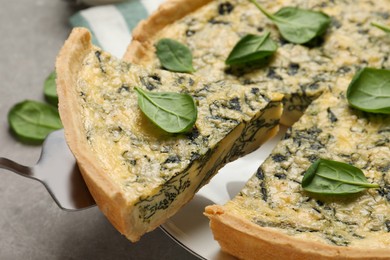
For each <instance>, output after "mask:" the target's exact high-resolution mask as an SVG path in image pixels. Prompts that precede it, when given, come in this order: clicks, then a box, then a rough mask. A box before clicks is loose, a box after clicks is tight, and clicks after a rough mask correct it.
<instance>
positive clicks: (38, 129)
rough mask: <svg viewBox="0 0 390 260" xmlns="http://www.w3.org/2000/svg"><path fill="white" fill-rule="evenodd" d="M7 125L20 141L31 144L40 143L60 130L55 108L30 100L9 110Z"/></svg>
mask: <svg viewBox="0 0 390 260" xmlns="http://www.w3.org/2000/svg"><path fill="white" fill-rule="evenodd" d="M8 123H9V125H10V128H11V130H12V132H13V133H14V134H15V135H16V137H17V138H18V139H19V140H20V141H22V142H25V143H31V144H40V143H42V142H43V141H44V140H45V138H46V136H47V135H48V134H49V133H51V132H52V131H55V130H57V129H61V128H62V123H61V120H60V116H59V114H58V110H57V109H56V108H55V107H53V106H50V105H47V104H44V103H40V102H36V101H30V100H26V101H23V102H21V103H18V104H16V105H15V106H13V107H12V108H11V110H10V111H9V113H8Z"/></svg>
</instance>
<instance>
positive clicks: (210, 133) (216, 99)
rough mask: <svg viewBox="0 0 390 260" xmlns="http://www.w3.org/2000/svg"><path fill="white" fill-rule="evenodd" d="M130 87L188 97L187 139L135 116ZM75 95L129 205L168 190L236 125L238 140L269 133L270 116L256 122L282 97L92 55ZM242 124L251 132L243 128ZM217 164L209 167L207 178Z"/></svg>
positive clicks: (89, 134) (273, 121)
mask: <svg viewBox="0 0 390 260" xmlns="http://www.w3.org/2000/svg"><path fill="white" fill-rule="evenodd" d="M135 86H138V87H141V88H144V89H145V90H148V91H160V92H161V91H164V92H178V93H184V92H185V93H188V94H190V95H191V96H193V98H194V99H195V101H196V105H197V109H198V118H197V120H196V123H195V126H194V128H193V129H192V131H190V132H189V133H186V134H175V135H172V134H168V133H165V132H163V131H162V130H160V129H159V128H158V127H156V126H155V125H154V124H153V123H151V122H150V121H149V120H148V119H147V118H146V117H145V116H144V115H143V113H142V112H141V110H140V109H139V108H138V103H137V94H136V92H135V91H134V87H135ZM77 91H78V92H79V93H80V94H79V96H80V99H79V101H80V105H81V106H82V107H83V110H82V111H83V120H84V127H85V133H86V138H87V139H88V142H89V144H90V145H91V149H92V152H93V153H95V154H96V155H97V157H98V158H99V163H100V164H101V166H102V167H103V169H104V171H105V172H106V173H107V174H108V175H110V177H111V178H112V179H113V180H114V181H115V182H116V183H117V184H118V186H119V187H120V189H121V190H122V191H123V192H124V193H125V194H126V196H127V197H128V198H129V200H130V201H138V200H140V199H146V198H147V196H149V195H150V194H153V193H158V191H159V189H161V187H162V186H163V185H165V183H166V182H168V181H170V182H171V184H172V182H173V181H172V178H174V177H175V176H179V175H180V174H182V173H183V172H185V171H186V170H188V168H189V167H190V166H191V165H192V163H193V162H194V161H199V160H200V159H203V160H206V159H207V158H208V157H207V156H208V154H211V152H212V151H211V150H212V149H214V148H216V147H217V146H218V145H219V144H220V142H221V141H222V140H223V139H224V138H225V137H226V136H227V135H228V134H229V133H230V132H232V131H233V130H234V129H235V128H237V127H238V126H239V125H241V126H240V129H241V131H246V132H241V133H242V134H243V136H245V134H248V135H249V134H256V133H257V131H258V130H259V129H265V130H267V129H268V130H270V129H273V128H274V127H275V126H277V124H278V122H279V118H278V115H277V113H275V114H272V115H271V114H269V115H267V116H268V118H262V117H261V115H262V114H263V113H264V112H265V111H266V110H268V109H273V107H275V106H280V99H281V97H277V96H273V97H272V96H267V95H264V94H262V93H261V92H260V91H259V90H258V89H257V88H251V87H244V88H242V87H241V86H236V85H226V84H225V82H224V81H219V82H215V83H212V82H209V83H206V82H202V81H199V80H198V79H197V78H196V77H193V76H191V75H190V74H179V73H170V72H167V71H160V70H148V69H144V68H142V67H138V66H136V65H133V64H128V63H125V62H121V61H119V60H117V59H115V58H113V57H111V56H110V55H109V54H107V53H104V52H102V51H101V50H99V49H95V50H94V51H92V52H91V53H90V54H89V55H88V56H87V57H86V59H85V60H84V64H83V69H82V70H81V71H80V74H79V81H78V89H77ZM278 100H279V101H278ZM278 104H279V105H278ZM258 118H261V119H262V120H263V122H262V124H258V125H254V126H252V125H251V124H252V123H250V122H252V121H253V122H255V123H256V121H255V120H257V119H258ZM246 124H248V125H249V126H251V127H252V128H251V129H247V128H245V127H244V126H245V125H246ZM245 142H247V143H249V142H248V140H246V141H243V144H242V146H241V147H238V148H237V151H236V152H237V154H236V155H239V153H240V152H241V153H242V152H244V151H245V147H246V145H245ZM237 144H238V143H237ZM258 145H260V144H258ZM251 149H253V148H251ZM222 159H226V160H228V159H229V158H224V157H222V158H221V160H222ZM224 163H226V162H225V161H223V160H222V162H220V163H219V164H216V165H215V167H214V168H215V169H214V168H213V172H212V174H214V173H215V172H216V170H217V169H218V167H221V165H223V164H224ZM210 175H211V173H210ZM203 177H204V176H201V177H200V178H203ZM206 177H208V178H209V177H211V176H206ZM201 181H202V180H200V181H198V182H201ZM204 181H205V182H206V181H207V180H206V179H205V180H204ZM180 185H184V184H183V183H180ZM186 187H187V186H184V188H186ZM178 189H180V188H178ZM168 195H169V194H168ZM168 195H166V196H168ZM142 196H143V197H142ZM141 197H142V198H141ZM150 203H153V201H150ZM145 214H146V213H145Z"/></svg>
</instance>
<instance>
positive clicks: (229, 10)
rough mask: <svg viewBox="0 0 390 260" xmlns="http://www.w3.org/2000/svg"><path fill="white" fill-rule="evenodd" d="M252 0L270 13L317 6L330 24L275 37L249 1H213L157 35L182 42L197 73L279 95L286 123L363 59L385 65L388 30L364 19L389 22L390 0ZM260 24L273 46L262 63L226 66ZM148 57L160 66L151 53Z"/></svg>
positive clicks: (367, 63) (388, 49)
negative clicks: (313, 36)
mask: <svg viewBox="0 0 390 260" xmlns="http://www.w3.org/2000/svg"><path fill="white" fill-rule="evenodd" d="M258 2H259V3H260V4H261V5H262V6H263V7H264V8H265V9H266V10H268V11H269V12H271V13H273V12H276V11H277V10H279V9H280V8H281V7H284V6H297V7H301V8H305V9H311V10H318V11H323V12H324V13H326V14H328V15H329V16H331V19H332V23H331V26H330V28H329V29H328V31H327V33H326V34H325V36H324V37H323V39H320V41H318V42H316V43H315V42H314V43H312V44H307V45H297V44H291V43H288V42H286V41H285V40H284V39H282V38H281V36H280V34H279V32H278V31H277V28H276V27H275V25H274V24H273V23H272V21H270V20H269V19H268V18H266V17H265V16H264V15H263V14H262V13H261V12H260V11H259V10H258V9H256V7H255V6H254V5H253V4H252V3H250V2H249V1H248V0H229V1H226V0H217V1H212V2H211V3H210V4H208V5H206V6H204V7H202V8H201V9H199V10H197V11H195V12H193V13H192V14H190V15H187V16H186V17H184V18H183V19H181V20H180V21H178V22H176V23H174V24H172V25H169V26H167V27H166V28H165V29H164V30H162V31H161V33H160V34H159V35H158V36H157V37H156V38H157V39H160V38H165V37H168V38H174V39H177V40H179V41H180V42H182V43H184V44H186V45H187V46H189V48H190V49H191V51H192V53H193V57H194V68H195V69H196V72H195V74H196V75H201V76H205V77H207V78H210V77H213V78H214V79H216V80H220V79H225V80H227V81H231V82H239V83H241V84H244V85H248V84H254V85H256V86H257V87H259V88H261V89H264V90H266V91H269V92H279V93H282V94H284V96H285V97H284V103H285V114H284V116H283V119H282V120H283V123H285V124H287V125H290V124H292V123H293V122H294V121H296V120H297V119H298V118H299V117H300V116H301V115H302V112H303V111H304V109H305V108H306V107H307V106H308V104H310V103H311V102H312V101H313V100H314V99H315V98H317V97H318V96H319V95H320V94H321V93H322V92H324V91H327V90H332V89H334V88H335V87H336V86H335V84H336V81H337V78H338V77H342V76H344V75H348V76H350V75H353V74H354V73H355V72H356V70H357V69H359V68H361V67H363V66H372V67H377V68H381V67H382V68H388V67H390V61H389V59H388V54H389V52H390V37H388V36H387V35H386V34H385V33H384V32H382V31H381V30H379V29H378V28H375V27H373V26H371V25H370V23H371V22H380V23H383V24H390V18H389V17H390V15H389V13H390V3H389V0H375V1H374V0H371V1H370V0H365V1H352V0H344V1H341V0H339V1H318V0H309V1H307V0H279V1H268V0H263V1H258ZM265 31H270V32H271V38H273V39H274V40H275V41H276V42H277V43H278V45H279V49H278V50H277V53H276V55H275V56H274V58H273V59H272V60H271V61H270V63H269V64H268V65H267V66H262V67H260V68H231V67H229V66H226V65H225V63H224V61H225V59H226V58H227V56H228V54H229V53H230V51H231V50H232V48H233V46H234V45H235V44H236V43H237V42H238V40H239V39H240V38H242V37H243V36H244V35H245V34H248V33H251V34H258V35H259V34H263V33H264V32H265ZM157 39H156V40H157ZM313 46H314V47H313ZM151 64H153V65H154V66H155V67H159V66H160V63H159V61H158V59H157V57H155V56H154V58H153V59H152V61H151Z"/></svg>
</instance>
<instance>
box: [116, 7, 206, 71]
mask: <svg viewBox="0 0 390 260" xmlns="http://www.w3.org/2000/svg"><path fill="white" fill-rule="evenodd" d="M211 1H212V0H191V1H188V0H167V1H166V2H164V3H162V4H161V5H160V7H159V8H158V10H157V11H156V12H154V13H153V14H151V15H150V16H149V17H148V18H147V19H146V20H143V21H141V22H140V23H139V24H138V25H137V27H136V28H135V29H134V30H133V32H132V41H131V43H130V45H129V46H128V47H127V51H126V53H125V55H124V57H123V59H124V60H126V61H129V62H133V63H136V64H145V63H147V62H148V61H150V59H151V58H152V57H151V55H152V54H153V53H154V46H153V39H154V37H155V35H156V34H158V32H159V31H161V30H162V29H163V28H164V27H165V26H167V25H169V24H171V23H173V22H175V21H176V20H178V19H180V18H182V17H184V16H186V15H187V14H189V13H191V12H193V11H195V10H196V9H198V8H200V7H202V6H203V5H205V4H207V3H209V2H211Z"/></svg>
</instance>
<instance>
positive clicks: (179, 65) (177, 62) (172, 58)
mask: <svg viewBox="0 0 390 260" xmlns="http://www.w3.org/2000/svg"><path fill="white" fill-rule="evenodd" d="M156 54H157V57H158V59H159V60H160V63H161V65H162V66H163V67H164V68H166V69H168V70H170V71H176V72H193V71H194V68H193V67H192V54H191V51H190V49H188V47H187V46H185V45H183V44H181V43H180V42H178V41H175V40H172V39H167V38H164V39H161V40H159V41H158V42H157V45H156Z"/></svg>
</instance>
